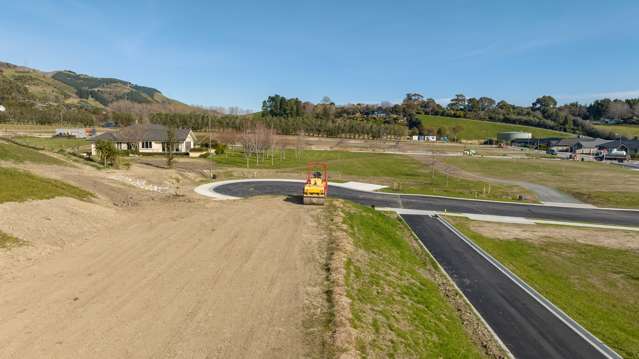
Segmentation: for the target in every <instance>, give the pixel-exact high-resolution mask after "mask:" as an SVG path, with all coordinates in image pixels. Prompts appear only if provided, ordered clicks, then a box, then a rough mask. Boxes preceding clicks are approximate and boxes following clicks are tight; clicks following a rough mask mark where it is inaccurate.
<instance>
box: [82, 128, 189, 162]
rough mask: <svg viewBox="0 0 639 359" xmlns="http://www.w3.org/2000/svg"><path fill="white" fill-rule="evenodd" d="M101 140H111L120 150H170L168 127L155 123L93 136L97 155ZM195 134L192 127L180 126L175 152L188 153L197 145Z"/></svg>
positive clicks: (151, 151) (93, 149) (92, 148)
mask: <svg viewBox="0 0 639 359" xmlns="http://www.w3.org/2000/svg"><path fill="white" fill-rule="evenodd" d="M100 140H106V141H111V142H113V143H114V144H115V147H116V148H117V149H118V150H121V151H125V150H129V151H134V150H136V149H137V150H138V151H139V152H140V153H142V154H145V153H149V154H151V153H166V152H168V148H169V146H168V127H166V126H163V125H155V124H144V125H137V124H136V125H132V126H129V127H125V128H122V129H121V130H119V131H113V132H105V133H103V134H101V135H98V136H95V137H93V138H91V141H92V142H93V143H92V144H91V154H92V155H96V146H95V143H96V142H97V141H100ZM195 141H196V138H195V134H194V133H193V131H191V129H190V128H178V129H176V131H175V145H174V152H175V153H182V154H186V153H189V152H190V151H191V149H192V148H193V147H195Z"/></svg>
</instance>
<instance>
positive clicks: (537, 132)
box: [419, 115, 574, 140]
mask: <svg viewBox="0 0 639 359" xmlns="http://www.w3.org/2000/svg"><path fill="white" fill-rule="evenodd" d="M419 118H420V119H421V120H422V123H423V124H424V127H425V128H432V129H434V130H437V129H438V128H440V127H444V128H447V129H448V136H449V138H452V137H454V135H453V134H452V128H453V127H455V126H458V125H459V126H461V127H462V128H463V130H462V131H461V132H460V133H459V134H458V135H457V136H458V137H459V139H460V140H485V139H488V138H497V133H499V132H508V131H522V132H530V133H532V135H533V137H574V135H572V134H570V133H566V132H560V131H554V130H547V129H543V128H538V127H530V126H521V125H511V124H507V123H499V122H490V121H480V120H471V119H464V118H453V117H444V116H429V115H423V116H419Z"/></svg>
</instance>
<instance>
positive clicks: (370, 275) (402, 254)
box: [345, 205, 483, 358]
mask: <svg viewBox="0 0 639 359" xmlns="http://www.w3.org/2000/svg"><path fill="white" fill-rule="evenodd" d="M345 223H346V225H347V227H348V231H349V235H350V237H351V238H352V240H353V245H354V249H353V252H352V254H351V256H350V258H349V259H348V260H347V263H346V288H347V290H346V294H347V296H348V298H349V299H350V300H351V313H352V326H353V328H354V329H355V343H356V348H357V350H358V352H359V354H360V356H361V357H364V358H366V357H372V358H480V357H483V355H482V351H481V350H480V349H479V348H478V346H476V345H475V344H474V343H473V341H472V339H471V338H470V337H469V334H468V333H467V332H466V331H465V330H464V326H463V323H462V322H461V320H460V319H459V317H458V315H457V313H456V309H455V308H454V307H453V306H452V305H451V304H450V303H449V302H448V301H447V300H446V298H445V297H444V296H443V295H442V293H441V292H440V289H439V287H438V286H437V284H436V282H435V280H434V276H436V275H438V274H439V275H441V273H440V272H438V270H437V269H436V265H435V263H434V261H433V259H432V258H430V257H428V256H427V255H426V253H425V252H424V251H423V250H422V249H421V248H420V247H418V246H417V244H415V242H414V240H413V238H412V237H411V234H410V232H408V230H407V229H406V228H405V227H404V226H403V224H402V223H401V222H400V221H399V220H398V219H396V218H392V217H390V216H388V215H385V214H383V213H380V212H377V211H375V210H372V209H370V208H365V207H362V206H357V205H346V217H345Z"/></svg>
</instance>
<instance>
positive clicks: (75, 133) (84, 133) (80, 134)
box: [55, 128, 95, 138]
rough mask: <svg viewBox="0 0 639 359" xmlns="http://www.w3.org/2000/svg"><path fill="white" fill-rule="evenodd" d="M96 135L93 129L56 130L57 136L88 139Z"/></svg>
mask: <svg viewBox="0 0 639 359" xmlns="http://www.w3.org/2000/svg"><path fill="white" fill-rule="evenodd" d="M93 135H95V129H93V128H56V129H55V136H63V137H75V138H88V137H90V136H93Z"/></svg>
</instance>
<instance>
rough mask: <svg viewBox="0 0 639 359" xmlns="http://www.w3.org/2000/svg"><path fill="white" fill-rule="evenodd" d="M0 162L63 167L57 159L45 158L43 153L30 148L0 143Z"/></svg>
mask: <svg viewBox="0 0 639 359" xmlns="http://www.w3.org/2000/svg"><path fill="white" fill-rule="evenodd" d="M0 161H11V162H18V163H22V162H33V163H40V164H46V165H58V166H65V165H66V163H65V162H64V161H60V160H59V159H57V158H53V157H51V156H47V155H46V154H44V153H41V152H38V151H36V150H33V149H31V148H27V147H22V146H18V145H16V144H13V143H9V142H2V141H0Z"/></svg>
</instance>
